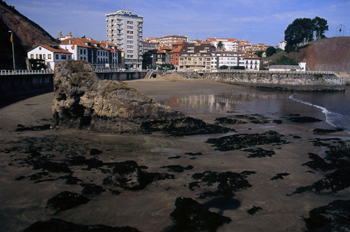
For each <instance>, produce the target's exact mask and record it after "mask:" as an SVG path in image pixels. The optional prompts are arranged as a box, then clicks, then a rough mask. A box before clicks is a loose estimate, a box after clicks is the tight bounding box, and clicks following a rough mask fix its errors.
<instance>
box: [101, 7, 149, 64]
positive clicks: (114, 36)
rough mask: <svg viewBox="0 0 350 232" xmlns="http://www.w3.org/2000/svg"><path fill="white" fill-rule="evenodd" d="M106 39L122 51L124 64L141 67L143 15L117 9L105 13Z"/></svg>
mask: <svg viewBox="0 0 350 232" xmlns="http://www.w3.org/2000/svg"><path fill="white" fill-rule="evenodd" d="M106 26H107V31H106V32H107V33H106V34H107V41H108V42H110V43H115V44H117V45H118V48H119V49H121V50H123V51H124V58H125V65H127V66H128V67H132V68H141V67H142V54H143V51H142V35H143V16H140V15H136V14H135V13H134V12H133V11H128V10H119V11H117V12H114V13H110V14H106Z"/></svg>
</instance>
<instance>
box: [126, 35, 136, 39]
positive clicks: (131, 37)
mask: <svg viewBox="0 0 350 232" xmlns="http://www.w3.org/2000/svg"><path fill="white" fill-rule="evenodd" d="M126 38H127V39H133V38H134V36H132V35H128V36H126Z"/></svg>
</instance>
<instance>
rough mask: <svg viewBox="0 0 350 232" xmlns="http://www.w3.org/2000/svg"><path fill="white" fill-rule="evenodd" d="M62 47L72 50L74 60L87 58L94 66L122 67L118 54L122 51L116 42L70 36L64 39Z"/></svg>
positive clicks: (98, 67) (99, 67)
mask: <svg viewBox="0 0 350 232" xmlns="http://www.w3.org/2000/svg"><path fill="white" fill-rule="evenodd" d="M60 47H61V48H62V49H64V50H67V51H69V52H71V53H72V54H73V55H72V59H73V60H86V61H88V62H89V63H91V64H92V65H93V67H94V68H97V69H101V68H121V60H119V58H118V54H121V53H122V51H121V50H118V49H117V45H116V44H113V43H109V42H106V41H97V40H93V39H91V38H69V39H65V40H63V41H62V42H61V43H60Z"/></svg>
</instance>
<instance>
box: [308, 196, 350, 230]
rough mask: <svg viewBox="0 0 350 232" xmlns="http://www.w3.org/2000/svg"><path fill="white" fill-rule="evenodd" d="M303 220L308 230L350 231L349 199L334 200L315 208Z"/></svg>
mask: <svg viewBox="0 0 350 232" xmlns="http://www.w3.org/2000/svg"><path fill="white" fill-rule="evenodd" d="M304 220H305V223H306V227H307V228H308V229H309V230H310V231H328V232H339V231H344V232H345V231H350V200H347V201H343V200H336V201H333V202H331V203H329V204H328V205H326V206H322V207H319V208H315V209H313V210H311V211H310V212H309V217H308V218H304Z"/></svg>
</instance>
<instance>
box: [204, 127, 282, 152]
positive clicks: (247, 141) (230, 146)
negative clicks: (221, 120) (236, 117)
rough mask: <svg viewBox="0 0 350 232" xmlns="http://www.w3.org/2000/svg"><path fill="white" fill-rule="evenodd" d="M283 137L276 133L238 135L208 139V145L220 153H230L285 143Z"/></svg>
mask: <svg viewBox="0 0 350 232" xmlns="http://www.w3.org/2000/svg"><path fill="white" fill-rule="evenodd" d="M281 137H282V135H281V134H279V133H278V132H276V131H267V132H264V133H260V134H236V135H230V136H223V137H220V138H215V139H208V140H207V143H211V144H213V146H216V147H217V149H218V150H219V151H230V150H236V149H241V148H245V147H250V146H255V145H263V144H270V143H281V142H284V141H283V140H282V139H281Z"/></svg>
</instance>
